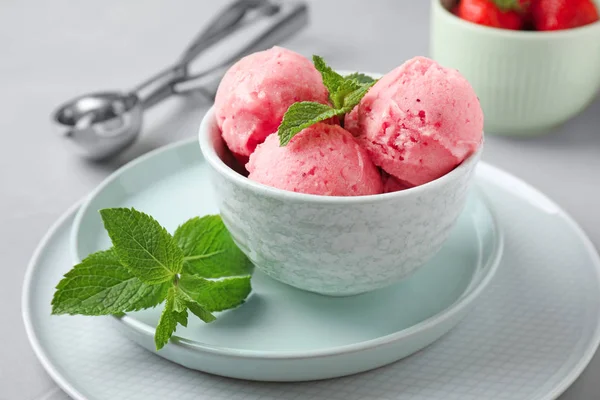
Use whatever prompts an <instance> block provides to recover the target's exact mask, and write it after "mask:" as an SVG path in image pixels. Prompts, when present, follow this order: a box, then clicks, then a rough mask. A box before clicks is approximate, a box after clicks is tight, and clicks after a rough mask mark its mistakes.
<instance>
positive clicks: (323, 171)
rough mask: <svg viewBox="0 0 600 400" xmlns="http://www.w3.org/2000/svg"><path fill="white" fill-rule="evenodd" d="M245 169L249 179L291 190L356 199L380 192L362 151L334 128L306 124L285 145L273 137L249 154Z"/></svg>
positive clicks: (377, 176) (374, 169) (377, 178)
mask: <svg viewBox="0 0 600 400" xmlns="http://www.w3.org/2000/svg"><path fill="white" fill-rule="evenodd" d="M246 168H247V169H248V171H249V172H250V174H249V175H248V178H249V179H251V180H254V181H256V182H260V183H262V184H265V185H269V186H273V187H276V188H279V189H283V190H289V191H293V192H301V193H309V194H318V195H325V196H361V195H369V194H378V193H381V192H382V190H383V184H382V181H381V175H380V174H379V171H378V169H377V167H375V165H374V164H373V163H372V162H371V160H370V159H369V156H368V154H367V152H366V151H365V150H364V149H363V148H362V147H361V146H360V145H359V144H358V143H357V142H356V140H355V139H354V137H353V136H352V134H351V133H350V132H348V131H347V130H345V129H344V128H342V127H341V126H339V125H329V124H324V123H317V124H315V125H312V126H309V127H308V128H306V129H304V130H302V131H300V132H299V133H297V134H296V136H294V137H293V138H292V140H291V141H290V142H289V143H288V144H287V145H286V146H284V147H281V146H280V145H279V137H278V136H277V134H276V133H273V134H272V135H270V136H269V137H267V139H266V140H265V141H264V143H262V144H261V145H259V146H258V147H257V148H256V150H255V151H254V153H252V155H251V156H250V161H249V162H248V164H247V165H246Z"/></svg>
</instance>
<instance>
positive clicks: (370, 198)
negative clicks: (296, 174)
mask: <svg viewBox="0 0 600 400" xmlns="http://www.w3.org/2000/svg"><path fill="white" fill-rule="evenodd" d="M214 114H215V111H214V107H211V108H210V109H209V110H208V111H207V112H206V114H205V115H204V117H203V118H202V122H201V123H200V129H199V132H198V141H199V143H200V149H201V151H202V154H203V155H204V159H205V160H206V161H207V162H208V163H209V165H210V166H211V167H212V168H213V169H214V170H216V171H217V172H218V173H219V174H220V175H221V176H224V177H225V178H226V179H227V180H229V181H232V182H234V183H235V184H236V185H238V186H242V187H244V188H246V189H248V190H252V191H253V192H256V193H259V194H261V195H263V196H267V197H272V198H276V199H279V200H282V201H288V202H289V201H293V202H304V203H307V202H310V203H318V204H327V205H336V204H344V205H348V204H371V203H376V202H379V201H388V200H391V199H396V198H402V197H408V196H412V195H418V194H421V193H424V192H427V191H428V190H431V189H434V188H435V187H439V186H441V185H443V184H444V183H446V182H448V181H450V180H452V179H455V178H456V177H457V176H460V175H461V174H462V172H463V171H464V170H468V169H474V168H475V165H476V164H477V162H478V161H479V159H480V157H481V153H482V152H483V142H484V140H483V139H482V141H481V143H480V145H479V147H478V148H477V151H475V152H474V153H472V154H471V155H470V156H469V157H467V158H466V159H465V160H464V161H463V162H462V163H460V164H459V165H458V166H457V167H456V168H454V169H453V170H452V171H450V172H448V173H447V174H445V175H443V176H441V177H439V178H437V179H434V180H433V181H430V182H427V183H424V184H422V185H419V186H415V187H412V188H409V189H404V190H401V191H397V192H391V193H380V194H371V195H364V196H324V195H316V194H307V193H298V192H292V191H289V190H283V189H278V188H274V187H271V186H267V185H264V184H262V183H258V182H255V181H252V180H250V179H248V178H247V177H245V176H242V175H240V174H239V173H237V172H236V171H234V170H233V169H232V168H231V167H229V166H228V165H227V164H225V162H223V160H221V157H219V155H218V154H217V152H216V150H215V148H214V146H213V145H212V144H211V139H210V137H211V131H210V128H211V123H213V122H214V120H215V115H214Z"/></svg>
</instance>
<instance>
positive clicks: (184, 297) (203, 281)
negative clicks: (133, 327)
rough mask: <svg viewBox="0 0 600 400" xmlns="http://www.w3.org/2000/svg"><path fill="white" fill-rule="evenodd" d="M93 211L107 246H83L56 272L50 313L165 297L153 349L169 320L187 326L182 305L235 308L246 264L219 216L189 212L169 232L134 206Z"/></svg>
mask: <svg viewBox="0 0 600 400" xmlns="http://www.w3.org/2000/svg"><path fill="white" fill-rule="evenodd" d="M100 215H101V217H102V220H103V222H104V227H105V228H106V230H107V232H108V235H109V237H110V239H111V241H112V244H113V247H112V248H111V249H109V250H106V251H99V252H96V253H93V254H90V255H89V256H88V257H86V258H85V259H84V260H83V261H82V262H81V263H79V264H77V265H75V267H73V269H71V270H70V271H69V272H67V273H66V274H65V275H64V277H63V279H62V280H61V281H60V282H59V284H58V285H57V286H56V292H55V293H54V297H53V299H52V314H71V315H73V314H80V315H108V314H112V315H124V313H125V312H130V311H137V310H141V309H145V308H150V307H155V306H157V305H159V304H161V303H163V302H165V306H164V309H163V312H162V314H161V317H160V320H159V322H158V326H157V328H156V333H155V337H154V341H155V344H156V349H157V350H160V349H161V348H162V347H163V346H164V345H165V344H166V343H167V342H168V341H169V339H170V338H171V336H172V335H173V333H174V332H175V330H176V329H177V325H183V326H187V321H188V311H191V312H192V314H194V315H196V316H197V317H198V318H200V319H201V320H203V321H204V322H212V321H214V320H215V319H216V317H215V316H214V315H213V314H212V312H217V311H224V310H228V309H231V308H235V307H237V306H239V305H241V304H243V303H244V301H245V299H246V298H247V297H248V295H249V294H250V292H251V290H252V287H251V284H250V269H251V266H252V265H251V263H250V262H249V260H248V259H247V258H246V256H245V255H244V253H242V252H241V250H240V249H239V248H238V247H237V246H236V245H235V243H234V242H233V240H232V239H231V236H230V234H229V232H228V231H227V229H226V228H225V225H224V224H223V221H222V220H221V217H220V216H218V215H209V216H205V217H202V218H192V219H190V220H188V221H187V222H185V223H184V224H182V225H181V226H180V227H179V228H178V229H177V230H176V232H175V234H174V235H173V236H171V235H170V234H169V233H168V232H167V230H166V229H165V228H163V227H162V226H161V225H160V224H159V223H158V222H157V221H156V220H155V219H153V218H152V217H151V216H149V215H147V214H144V213H142V212H140V211H137V210H135V209H128V208H110V209H103V210H101V211H100ZM214 278H220V279H218V280H214ZM165 300H166V301H165Z"/></svg>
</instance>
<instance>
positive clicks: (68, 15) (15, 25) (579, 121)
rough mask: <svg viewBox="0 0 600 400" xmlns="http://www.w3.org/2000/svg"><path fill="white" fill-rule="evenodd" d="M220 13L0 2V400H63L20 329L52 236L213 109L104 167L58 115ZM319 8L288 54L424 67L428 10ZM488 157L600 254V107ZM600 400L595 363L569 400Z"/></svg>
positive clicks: (174, 118)
mask: <svg viewBox="0 0 600 400" xmlns="http://www.w3.org/2000/svg"><path fill="white" fill-rule="evenodd" d="M222 5H223V2H221V1H216V0H212V1H209V0H184V1H179V2H172V1H167V0H150V1H148V0H147V1H144V2H123V1H120V0H104V1H101V2H84V1H77V0H54V1H51V2H50V1H41V0H40V1H36V2H34V1H27V0H4V1H2V2H0V49H1V50H2V56H0V109H1V110H2V111H1V112H0V134H1V135H2V145H1V146H0V152H1V154H0V182H1V184H2V186H1V188H2V194H1V196H0V218H1V220H0V221H1V223H0V234H1V237H0V239H1V240H0V254H1V255H2V259H3V262H2V265H1V266H0V270H1V271H2V281H1V283H0V304H1V305H2V306H1V310H2V311H1V314H0V315H1V316H2V318H1V320H0V321H1V322H0V338H1V343H2V345H1V346H0V399H1V400H12V399H54V400H56V399H64V398H67V397H66V395H64V394H63V393H62V392H61V391H60V390H59V389H57V387H56V385H55V384H54V383H53V381H52V380H51V379H50V378H49V377H48V375H46V373H45V372H44V370H43V369H42V367H41V365H40V364H39V363H38V361H37V359H36V357H35V355H34V354H33V352H32V350H31V348H30V346H29V343H28V341H27V338H26V336H25V331H24V328H23V324H22V320H21V307H20V295H21V282H22V280H23V275H24V272H25V268H26V266H27V262H28V260H29V258H30V256H31V254H32V252H33V249H34V248H35V246H36V245H37V243H38V241H39V240H40V239H41V237H42V235H43V234H44V232H45V231H46V230H47V229H48V227H49V225H50V224H51V223H52V222H53V221H54V220H55V219H57V218H58V217H59V216H60V215H61V214H62V213H63V212H64V211H65V210H66V209H67V208H68V207H69V206H70V205H71V204H73V203H74V202H76V201H77V200H79V199H80V198H81V197H82V196H84V195H85V194H86V193H88V192H89V191H90V190H91V189H93V188H94V186H96V185H97V184H98V183H99V182H100V181H101V180H102V179H103V178H105V177H106V176H107V175H108V174H110V173H111V172H112V171H113V170H114V169H115V168H117V167H118V166H120V165H122V164H123V163H125V162H127V161H129V160H131V159H133V158H135V157H136V156H138V155H140V154H142V153H144V152H146V151H148V150H150V149H153V148H156V147H159V146H162V145H165V144H167V143H170V142H173V141H176V140H180V139H183V138H187V137H191V136H194V135H195V133H196V128H197V126H198V123H199V120H200V118H201V116H202V114H203V113H204V111H205V110H206V109H207V107H208V105H209V104H207V102H206V101H205V100H203V99H201V98H197V97H187V98H180V99H173V100H169V101H168V102H166V103H164V104H163V105H161V106H159V107H158V108H156V109H153V110H152V112H151V114H150V115H149V116H148V118H147V120H146V122H147V124H146V128H145V130H144V133H143V136H142V137H141V138H140V140H139V142H138V143H137V144H136V145H135V146H134V147H132V148H131V149H129V150H128V151H127V152H126V153H125V154H123V155H122V156H121V157H119V158H118V159H116V160H113V161H111V162H110V163H105V164H97V163H90V162H86V161H83V160H81V159H80V158H78V157H77V156H76V155H75V154H74V153H73V152H72V151H71V149H70V148H69V147H68V146H66V144H65V142H64V141H63V140H61V139H60V138H59V137H57V136H55V135H54V134H53V131H52V129H51V125H50V123H49V117H48V115H49V113H50V111H51V110H52V109H53V108H54V107H55V106H56V105H57V104H59V103H60V102H62V101H63V100H65V99H68V98H70V97H72V96H74V95H78V94H80V93H83V92H88V91H93V90H97V89H103V88H127V87H129V86H130V85H133V84H135V83H137V82H139V81H141V80H142V79H143V78H145V77H147V76H149V75H151V74H152V73H153V72H155V71H156V70H158V69H159V68H161V67H162V66H164V65H166V63H167V62H168V61H169V60H172V59H175V57H176V56H177V54H178V52H180V51H181V50H182V49H183V47H184V45H185V43H186V42H187V41H188V40H189V39H190V38H191V37H193V36H194V34H195V33H196V31H197V30H198V29H199V28H200V27H201V26H203V24H205V23H206V22H207V21H208V19H209V18H210V16H211V15H213V14H214V13H215V12H216V11H217V10H218V9H219V8H220V7H221V6H222ZM311 6H312V24H311V26H310V27H309V28H308V29H306V30H304V31H303V32H302V33H301V34H299V35H298V36H296V37H295V38H293V39H292V40H290V41H288V42H287V43H286V44H285V45H286V46H287V47H289V48H291V49H294V50H296V51H299V52H301V53H303V54H305V55H311V54H313V53H317V54H320V55H322V56H324V57H325V58H326V59H327V60H328V61H329V62H330V63H331V64H333V66H334V67H336V68H339V69H352V70H365V71H380V72H386V71H388V70H390V69H391V68H393V67H395V66H396V65H398V64H400V63H402V62H403V61H404V60H406V59H407V58H410V57H413V56H415V55H427V54H428V29H429V19H428V15H429V2H428V1H425V0H419V1H416V0H412V1H410V0H370V1H365V0H362V1H361V0H351V1H341V0H313V1H311ZM599 73H600V71H599ZM487 143H488V145H487V148H486V150H485V155H484V160H485V161H487V162H490V163H492V164H495V165H497V166H499V167H501V168H504V169H506V170H508V171H510V172H512V173H514V174H515V175H517V176H519V177H521V178H523V179H525V180H526V181H528V182H530V183H531V184H533V185H534V186H536V187H537V188H539V189H540V190H542V191H543V192H545V193H546V194H548V195H549V196H550V197H551V198H553V199H554V200H555V201H556V202H558V204H560V205H561V206H562V207H564V208H565V209H566V210H567V211H568V212H569V213H570V214H571V215H572V216H573V217H574V218H575V219H576V220H577V221H578V222H579V223H580V224H581V226H582V227H583V228H584V230H585V231H586V232H587V233H588V234H589V236H590V237H591V239H592V241H593V242H594V244H595V245H596V247H600V212H599V211H598V206H599V205H600V202H599V201H598V198H600V178H599V173H600V98H598V99H596V101H595V102H594V103H593V104H591V106H590V107H589V108H588V109H587V110H586V111H584V112H583V113H582V114H581V115H579V116H578V117H576V118H575V119H573V120H572V121H570V122H568V123H567V124H566V125H564V126H562V127H561V128H560V129H558V130H556V131H555V132H552V133H551V134H549V135H547V136H544V137H539V138H536V139H521V140H518V139H508V138H501V137H491V136H488V137H487ZM568 267H569V266H568V265H565V268H568ZM598 398H600V357H599V356H596V357H595V358H594V359H593V361H592V362H591V364H590V366H589V367H588V368H587V369H586V371H585V372H584V373H583V375H582V376H581V377H580V378H579V379H578V380H577V382H576V383H575V384H574V385H573V386H572V387H571V388H570V389H569V390H568V391H567V392H566V393H565V394H564V395H563V396H562V397H561V399H564V400H575V399H584V400H585V399H598Z"/></svg>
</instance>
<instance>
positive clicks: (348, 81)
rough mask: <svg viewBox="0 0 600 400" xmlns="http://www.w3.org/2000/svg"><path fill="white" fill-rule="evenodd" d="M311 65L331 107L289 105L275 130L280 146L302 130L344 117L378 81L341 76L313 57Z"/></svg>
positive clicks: (357, 76)
mask: <svg viewBox="0 0 600 400" xmlns="http://www.w3.org/2000/svg"><path fill="white" fill-rule="evenodd" d="M313 64H314V65H315V68H316V69H317V71H319V72H320V73H321V78H322V79H323V84H324V85H325V87H326V88H327V90H328V92H329V102H330V103H331V106H328V105H325V104H321V103H316V102H312V101H302V102H297V103H294V104H292V105H291V106H290V107H289V108H288V109H287V111H286V113H285V114H284V116H283V120H282V121H281V124H280V125H279V128H278V129H277V135H278V136H279V144H280V145H281V146H285V145H287V144H288V143H289V142H290V140H292V138H293V137H294V136H295V135H296V134H297V133H298V132H300V131H301V130H303V129H305V128H308V127H309V126H311V125H314V124H316V123H318V122H321V121H325V120H327V119H329V118H332V117H340V119H341V120H342V125H343V117H344V115H345V114H347V113H349V112H350V111H352V109H353V108H354V107H356V105H358V103H360V101H361V99H362V98H363V97H364V95H365V94H367V92H368V91H369V89H370V88H371V86H373V85H374V84H375V83H376V82H377V80H375V79H373V78H371V77H370V76H367V75H365V74H361V73H358V72H357V73H353V74H350V75H346V76H342V75H340V74H338V73H337V72H335V71H334V70H333V69H332V68H331V67H329V66H328V65H327V63H326V62H325V60H323V58H322V57H319V56H317V55H314V56H313Z"/></svg>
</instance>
